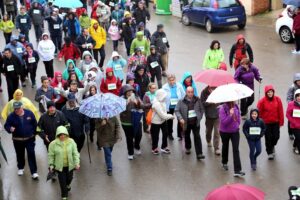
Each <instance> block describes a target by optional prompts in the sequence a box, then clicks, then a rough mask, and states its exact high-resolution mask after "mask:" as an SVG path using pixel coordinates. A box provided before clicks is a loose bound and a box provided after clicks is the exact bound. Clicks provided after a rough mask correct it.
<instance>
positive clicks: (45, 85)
mask: <svg viewBox="0 0 300 200" xmlns="http://www.w3.org/2000/svg"><path fill="white" fill-rule="evenodd" d="M48 86H49V80H44V81H43V82H42V87H44V88H47V87H48Z"/></svg>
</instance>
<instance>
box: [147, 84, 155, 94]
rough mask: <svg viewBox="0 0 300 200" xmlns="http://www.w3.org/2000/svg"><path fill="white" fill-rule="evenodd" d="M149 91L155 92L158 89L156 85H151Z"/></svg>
mask: <svg viewBox="0 0 300 200" xmlns="http://www.w3.org/2000/svg"><path fill="white" fill-rule="evenodd" d="M149 91H150V92H151V93H152V94H153V93H154V92H155V91H156V85H151V86H150V87H149Z"/></svg>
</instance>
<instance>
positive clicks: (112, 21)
mask: <svg viewBox="0 0 300 200" xmlns="http://www.w3.org/2000/svg"><path fill="white" fill-rule="evenodd" d="M114 22H116V23H117V20H115V19H113V20H111V22H110V25H112V24H113V23H114ZM117 25H118V24H117Z"/></svg>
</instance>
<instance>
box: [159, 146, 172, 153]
mask: <svg viewBox="0 0 300 200" xmlns="http://www.w3.org/2000/svg"><path fill="white" fill-rule="evenodd" d="M160 151H161V152H162V153H165V154H170V153H171V151H170V149H168V147H166V148H164V149H161V150H160Z"/></svg>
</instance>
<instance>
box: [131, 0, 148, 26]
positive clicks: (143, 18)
mask: <svg viewBox="0 0 300 200" xmlns="http://www.w3.org/2000/svg"><path fill="white" fill-rule="evenodd" d="M132 16H133V17H134V18H135V21H136V24H140V23H141V22H143V23H144V24H145V27H146V22H147V21H149V20H150V13H149V11H148V10H147V9H146V7H145V4H144V2H143V1H139V2H138V7H137V8H136V9H135V10H134V11H133V15H132Z"/></svg>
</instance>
